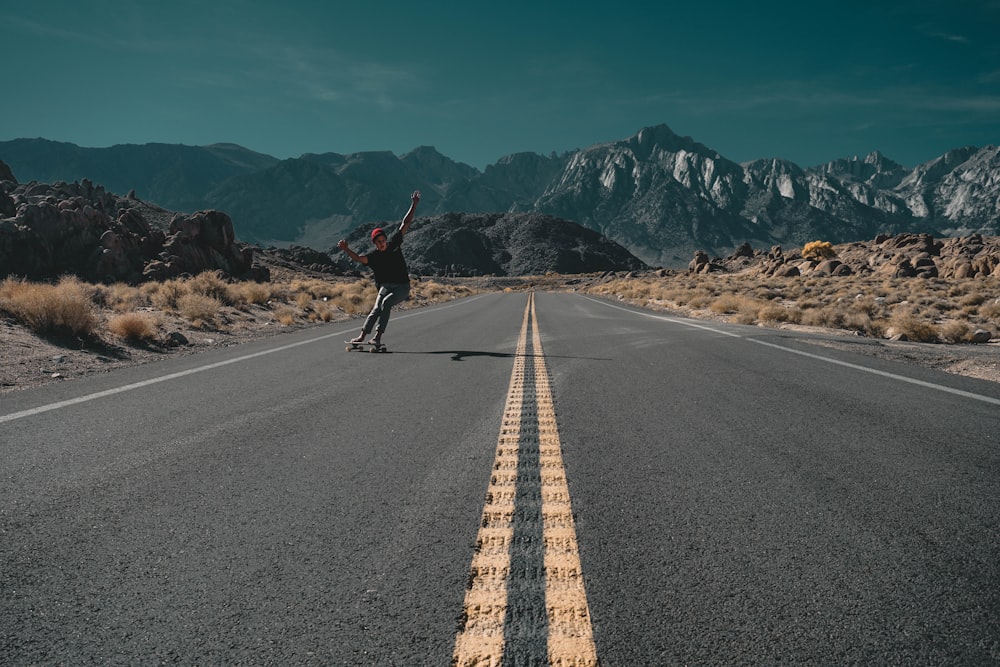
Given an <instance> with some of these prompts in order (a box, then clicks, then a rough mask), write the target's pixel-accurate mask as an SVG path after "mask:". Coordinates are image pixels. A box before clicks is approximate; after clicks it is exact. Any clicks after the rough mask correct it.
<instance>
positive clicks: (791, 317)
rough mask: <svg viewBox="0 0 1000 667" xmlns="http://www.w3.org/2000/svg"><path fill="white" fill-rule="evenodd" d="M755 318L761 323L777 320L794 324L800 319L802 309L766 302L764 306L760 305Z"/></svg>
mask: <svg viewBox="0 0 1000 667" xmlns="http://www.w3.org/2000/svg"><path fill="white" fill-rule="evenodd" d="M757 319H758V320H759V321H760V322H761V323H762V324H776V323H779V322H788V323H790V324H794V323H796V322H800V321H801V320H802V311H801V310H799V309H797V308H785V307H784V306H779V305H775V304H767V305H766V306H761V308H760V310H759V311H757Z"/></svg>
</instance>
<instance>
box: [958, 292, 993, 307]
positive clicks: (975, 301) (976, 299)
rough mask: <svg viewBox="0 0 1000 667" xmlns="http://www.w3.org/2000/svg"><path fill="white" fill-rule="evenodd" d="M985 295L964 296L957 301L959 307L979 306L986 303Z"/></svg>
mask: <svg viewBox="0 0 1000 667" xmlns="http://www.w3.org/2000/svg"><path fill="white" fill-rule="evenodd" d="M986 298H987V297H986V295H985V294H966V295H965V296H963V297H962V298H960V299H959V300H958V305H959V306H979V305H982V304H983V303H985V302H986Z"/></svg>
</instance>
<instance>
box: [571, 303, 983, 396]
mask: <svg viewBox="0 0 1000 667" xmlns="http://www.w3.org/2000/svg"><path fill="white" fill-rule="evenodd" d="M580 296H582V297H583V298H584V299H587V300H589V301H593V302H594V303H599V304H601V305H604V306H607V307H608V308H616V309H618V310H623V311H625V312H626V313H632V314H634V315H642V316H643V317H649V318H652V319H654V320H663V321H665V322H671V323H673V324H680V325H683V326H686V327H691V328H692V329H701V330H703V331H710V332H712V333H716V334H721V335H723V336H729V337H730V338H739V339H741V340H745V341H749V342H751V343H756V344H758V345H763V346H765V347H772V348H774V349H776V350H781V351H782V352H790V353H791V354H797V355H799V356H802V357H808V358H810V359H816V360H818V361H825V362H827V363H829V364H834V365H836V366H843V367H845V368H850V369H852V370H856V371H862V372H865V373H871V374H872V375H881V376H882V377H886V378H890V379H893V380H898V381H900V382H908V383H909V384H914V385H917V386H920V387H926V388H928V389H935V390H937V391H943V392H945V393H948V394H954V395H956V396H962V397H963V398H971V399H972V400H975V401H982V402H983V403H990V404H992V405H1000V398H993V397H992V396H984V395H982V394H974V393H972V392H971V391H963V390H962V389H953V388H951V387H946V386H944V385H941V384H934V383H933V382H926V381H924V380H917V379H915V378H911V377H906V376H905V375H898V374H896V373H890V372H888V371H880V370H878V369H876V368H869V367H868V366H862V365H860V364H852V363H851V362H849V361H841V360H839V359H834V358H833V357H825V356H823V355H821V354H813V353H812V352H803V351H802V350H796V349H795V348H791V347H785V346H784V345H778V344H777V343H771V342H768V341H763V340H759V339H757V338H750V337H748V336H743V335H740V334H736V333H733V332H731V331H723V330H722V329H716V328H715V327H711V326H706V325H704V324H696V323H695V322H689V321H687V320H682V319H679V318H676V317H669V316H666V315H656V314H655V313H647V312H642V311H637V310H632V309H630V308H622V307H621V306H618V305H616V304H613V303H608V302H607V301H602V300H600V299H594V298H592V297H589V296H585V295H583V294H581V295H580Z"/></svg>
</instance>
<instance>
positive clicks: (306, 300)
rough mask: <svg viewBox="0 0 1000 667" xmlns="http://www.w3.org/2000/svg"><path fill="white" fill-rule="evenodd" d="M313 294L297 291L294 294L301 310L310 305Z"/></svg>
mask: <svg viewBox="0 0 1000 667" xmlns="http://www.w3.org/2000/svg"><path fill="white" fill-rule="evenodd" d="M312 302H313V296H312V294H310V293H309V292H299V293H298V294H296V295H295V303H296V305H298V307H299V308H301V309H302V310H306V309H308V308H311V307H312Z"/></svg>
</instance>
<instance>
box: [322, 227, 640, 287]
mask: <svg viewBox="0 0 1000 667" xmlns="http://www.w3.org/2000/svg"><path fill="white" fill-rule="evenodd" d="M390 224H392V223H386V224H384V225H380V226H388V225H390ZM374 226H376V225H374V224H373V225H371V226H365V227H362V228H359V229H357V230H355V231H354V232H352V233H351V234H350V235H349V236H348V237H347V240H348V242H349V243H350V244H351V245H352V247H353V248H354V249H355V250H356V251H357V252H359V253H362V254H363V253H366V252H368V250H367V249H368V248H371V241H370V239H369V236H368V234H369V232H370V230H371V229H372V227H374ZM404 252H405V255H406V262H407V265H408V267H409V269H410V272H411V273H415V274H422V275H459V276H486V275H493V276H526V275H543V274H545V273H595V272H600V271H634V270H640V269H645V268H648V267H647V266H646V265H645V264H644V263H643V262H642V261H640V260H639V259H638V258H636V257H635V256H634V255H632V254H631V253H629V252H628V251H627V250H626V249H625V248H623V247H622V246H620V245H618V244H617V243H614V242H612V241H610V240H608V239H606V238H605V237H603V236H601V235H600V234H598V233H597V232H595V231H593V230H591V229H587V228H585V227H581V226H580V225H577V224H575V223H573V222H569V221H568V220H561V219H559V218H556V217H553V216H550V215H542V214H539V213H484V214H464V213H448V214H445V215H440V216H433V217H430V218H418V220H417V221H416V222H414V224H413V227H411V228H410V232H409V234H407V236H406V242H405V244H404ZM330 254H331V255H332V256H333V258H334V261H335V262H337V263H338V265H340V266H341V267H342V268H343V269H344V270H345V271H352V270H356V269H357V265H356V264H353V263H352V262H351V261H350V260H349V259H347V258H346V256H345V255H344V254H343V253H342V252H340V251H339V250H338V249H337V248H333V249H331V250H330Z"/></svg>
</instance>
